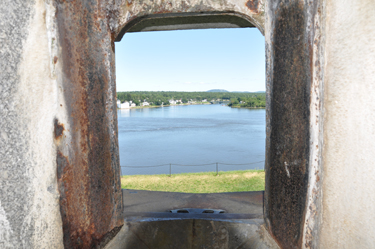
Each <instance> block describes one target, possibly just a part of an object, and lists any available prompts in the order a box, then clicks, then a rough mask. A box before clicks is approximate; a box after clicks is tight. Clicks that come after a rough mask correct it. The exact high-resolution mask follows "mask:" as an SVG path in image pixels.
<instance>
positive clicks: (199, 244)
mask: <svg viewBox="0 0 375 249" xmlns="http://www.w3.org/2000/svg"><path fill="white" fill-rule="evenodd" d="M105 248H106V249H127V248H129V249H133V248H139V249H142V248H181V249H185V248H189V249H190V248H191V249H198V248H202V249H203V248H222V249H229V248H254V249H277V248H279V247H278V245H277V244H276V243H275V242H274V241H273V239H272V238H271V237H270V236H269V235H268V232H267V231H266V230H265V228H264V224H263V220H257V219H253V220H232V221H220V220H205V219H175V220H158V221H155V220H152V219H150V220H147V219H146V220H136V219H135V220H129V221H126V224H125V225H124V226H123V227H122V229H121V231H120V232H119V233H118V235H117V236H116V237H115V238H114V240H112V241H111V242H110V243H109V244H108V245H107V246H106V247H105Z"/></svg>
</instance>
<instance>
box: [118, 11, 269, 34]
mask: <svg viewBox="0 0 375 249" xmlns="http://www.w3.org/2000/svg"><path fill="white" fill-rule="evenodd" d="M203 16H222V17H225V16H236V17H239V18H242V19H244V20H246V21H247V22H248V23H249V24H251V25H254V27H256V25H255V24H254V23H253V22H254V21H253V20H252V19H250V17H249V16H247V15H244V14H243V13H239V12H236V11H211V12H183V13H157V14H148V15H142V16H138V17H134V18H132V19H131V20H130V21H129V22H127V23H126V24H125V25H123V28H122V29H121V30H120V31H119V33H118V35H117V36H116V40H115V41H121V39H122V37H123V36H124V35H125V33H126V32H127V31H128V30H130V29H131V28H132V27H134V26H135V25H137V23H139V22H142V21H144V20H148V19H171V20H173V18H181V17H203ZM260 31H261V32H262V33H263V29H260Z"/></svg>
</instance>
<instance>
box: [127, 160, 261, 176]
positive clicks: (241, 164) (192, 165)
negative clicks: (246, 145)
mask: <svg viewBox="0 0 375 249" xmlns="http://www.w3.org/2000/svg"><path fill="white" fill-rule="evenodd" d="M263 162H264V161H258V162H251V163H220V162H216V163H206V164H178V163H168V164H159V165H147V166H143V165H141V166H131V165H122V166H121V171H122V168H139V169H144V168H157V167H165V166H169V176H172V165H173V166H177V167H200V166H213V165H216V175H218V174H219V165H220V164H221V165H226V166H245V165H252V164H257V163H263ZM256 170H257V169H256ZM121 175H122V173H121Z"/></svg>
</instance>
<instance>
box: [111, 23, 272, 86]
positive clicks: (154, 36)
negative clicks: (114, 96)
mask: <svg viewBox="0 0 375 249" xmlns="http://www.w3.org/2000/svg"><path fill="white" fill-rule="evenodd" d="M115 46H116V47H115V49H116V82H117V91H207V90H210V89H225V90H228V91H252V92H253V91H264V90H265V54H264V37H263V36H262V34H261V33H260V32H259V30H258V29H256V28H240V29H204V30H179V31H155V32H140V33H127V34H125V36H124V37H123V38H122V41H121V42H117V43H115Z"/></svg>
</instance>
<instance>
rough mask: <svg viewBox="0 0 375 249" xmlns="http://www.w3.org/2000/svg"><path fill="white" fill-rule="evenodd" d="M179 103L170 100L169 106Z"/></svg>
mask: <svg viewBox="0 0 375 249" xmlns="http://www.w3.org/2000/svg"><path fill="white" fill-rule="evenodd" d="M176 103H177V102H176V101H174V100H173V99H170V100H169V104H171V105H175V104H176Z"/></svg>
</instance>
